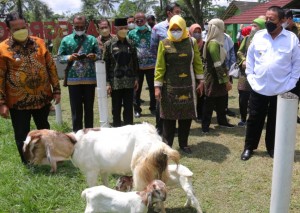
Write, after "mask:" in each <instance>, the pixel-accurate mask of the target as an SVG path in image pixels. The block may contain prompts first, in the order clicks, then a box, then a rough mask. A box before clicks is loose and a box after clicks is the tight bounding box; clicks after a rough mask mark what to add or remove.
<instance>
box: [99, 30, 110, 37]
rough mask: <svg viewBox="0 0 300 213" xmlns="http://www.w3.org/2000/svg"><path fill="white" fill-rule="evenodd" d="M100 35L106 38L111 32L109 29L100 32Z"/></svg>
mask: <svg viewBox="0 0 300 213" xmlns="http://www.w3.org/2000/svg"><path fill="white" fill-rule="evenodd" d="M100 34H101V35H102V36H104V37H107V36H108V35H109V30H108V29H103V30H100Z"/></svg>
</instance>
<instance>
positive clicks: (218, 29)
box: [203, 18, 226, 64]
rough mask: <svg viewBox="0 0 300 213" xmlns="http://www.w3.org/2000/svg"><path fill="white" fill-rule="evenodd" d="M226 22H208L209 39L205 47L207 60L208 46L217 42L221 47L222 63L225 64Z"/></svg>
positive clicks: (215, 20) (217, 20) (216, 19)
mask: <svg viewBox="0 0 300 213" xmlns="http://www.w3.org/2000/svg"><path fill="white" fill-rule="evenodd" d="M224 30H225V26H224V22H223V21H222V20H221V19H218V18H215V19H212V20H210V21H209V22H208V32H207V38H206V42H205V46H204V52H203V57H204V58H206V55H207V54H206V51H207V45H208V43H209V42H210V41H215V42H217V43H218V44H219V45H220V59H221V60H220V61H221V64H223V62H224V60H225V58H226V50H225V49H224Z"/></svg>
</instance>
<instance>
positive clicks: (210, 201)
mask: <svg viewBox="0 0 300 213" xmlns="http://www.w3.org/2000/svg"><path fill="white" fill-rule="evenodd" d="M61 83H62V82H61ZM235 83H236V82H235ZM144 87H145V86H144ZM233 88H234V89H233V91H231V92H230V94H229V96H230V99H229V108H230V109H232V110H233V111H235V112H236V113H238V96H237V92H236V84H235V85H234V87H233ZM142 95H143V97H142V99H144V100H146V102H145V103H144V104H143V112H142V115H143V116H142V117H141V118H138V119H135V120H134V121H135V122H136V123H140V122H142V121H147V122H150V123H152V124H155V118H154V117H153V116H152V115H151V114H150V111H149V110H148V106H149V95H148V90H143V94H142ZM110 102H111V100H110V99H109V104H110ZM109 109H110V108H109ZM62 110H63V112H62V113H63V121H64V123H63V125H57V124H56V122H55V115H54V113H51V115H50V117H49V120H50V123H51V128H52V129H56V130H59V131H63V132H69V131H71V114H70V107H69V100H68V93H67V89H66V88H63V95H62ZM110 118H111V115H110ZM229 120H230V122H231V123H233V124H237V123H238V121H239V117H238V116H237V117H236V118H231V117H230V118H229ZM95 126H99V113H98V108H97V100H95ZM200 127H201V125H200V124H199V123H196V122H194V121H193V123H192V129H191V132H190V137H189V145H190V146H191V149H192V151H193V154H191V155H185V154H183V155H182V159H181V163H182V164H183V165H185V166H187V167H189V168H190V169H191V170H192V171H193V173H194V179H193V184H194V189H195V194H196V196H197V197H198V199H199V201H200V205H201V207H202V209H203V211H204V212H206V213H221V212H222V213H240V212H247V213H248V212H249V213H250V212H251V213H252V212H253V213H256V212H265V213H267V212H269V208H270V198H271V184H272V169H273V159H271V158H270V157H269V156H268V154H267V153H266V150H265V145H264V132H263V135H262V139H261V142H260V146H259V148H258V150H257V151H256V152H255V155H254V156H253V157H252V158H251V159H250V160H249V161H247V162H244V161H241V160H240V154H241V152H242V150H243V146H244V134H245V128H241V127H236V128H234V129H224V128H220V127H218V125H216V118H215V115H214V116H213V121H212V125H211V127H212V128H213V129H212V131H211V132H210V133H209V134H205V135H204V134H202V133H201V129H200ZM31 129H35V125H34V124H32V128H31ZM299 133H300V131H299V128H298V131H297V144H296V152H295V160H294V166H293V180H292V189H291V203H290V211H289V212H291V213H296V212H300V202H299V198H300V152H299V150H300V148H299ZM173 148H175V149H178V141H177V138H175V140H174V147H173ZM0 162H1V163H0V213H2V212H5V213H6V212H13V213H15V212H16V213H17V212H18V213H19V212H20V213H21V212H22V213H23V212H24V213H30V212H34V213H37V212H66V213H69V212H70V213H77V212H78V213H79V212H83V211H84V209H85V201H84V200H83V199H81V197H80V195H81V191H82V190H83V189H85V188H86V187H87V184H86V182H85V178H84V176H83V175H82V174H81V173H80V171H79V170H78V169H77V168H75V167H74V166H73V165H72V163H71V162H70V161H66V162H62V163H59V165H58V170H57V173H56V174H50V172H49V171H50V166H31V167H29V168H28V167H25V166H23V165H22V164H21V162H20V158H19V155H18V152H17V148H16V145H15V141H14V136H13V129H12V126H11V121H10V120H4V119H2V118H0ZM115 180H116V176H111V178H110V184H111V186H113V185H114V183H115ZM185 200H186V197H185V193H184V192H183V191H182V190H181V189H172V190H170V191H169V193H168V198H167V201H166V207H167V212H169V213H188V212H192V213H193V212H196V211H195V210H194V209H193V208H184V207H183V205H184V203H185Z"/></svg>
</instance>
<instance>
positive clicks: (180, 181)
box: [115, 164, 202, 213]
mask: <svg viewBox="0 0 300 213" xmlns="http://www.w3.org/2000/svg"><path fill="white" fill-rule="evenodd" d="M168 171H169V173H170V175H169V179H168V180H167V182H166V184H167V185H168V186H181V188H182V189H183V190H184V191H185V193H186V195H187V201H186V203H185V204H184V206H185V207H189V206H191V205H192V206H193V207H195V209H196V210H197V213H202V209H201V207H200V204H199V201H198V200H197V198H196V196H195V194H194V190H193V185H192V176H193V172H191V170H189V169H188V168H187V167H186V166H183V165H181V164H178V165H174V164H173V165H168ZM133 182H134V181H133V178H132V176H121V177H119V178H118V180H117V183H116V187H115V189H116V190H118V191H122V192H129V191H131V190H132V186H133Z"/></svg>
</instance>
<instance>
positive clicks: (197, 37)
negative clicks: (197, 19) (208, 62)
mask: <svg viewBox="0 0 300 213" xmlns="http://www.w3.org/2000/svg"><path fill="white" fill-rule="evenodd" d="M193 37H194V38H195V39H197V40H199V39H200V38H201V37H202V36H201V33H193Z"/></svg>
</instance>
